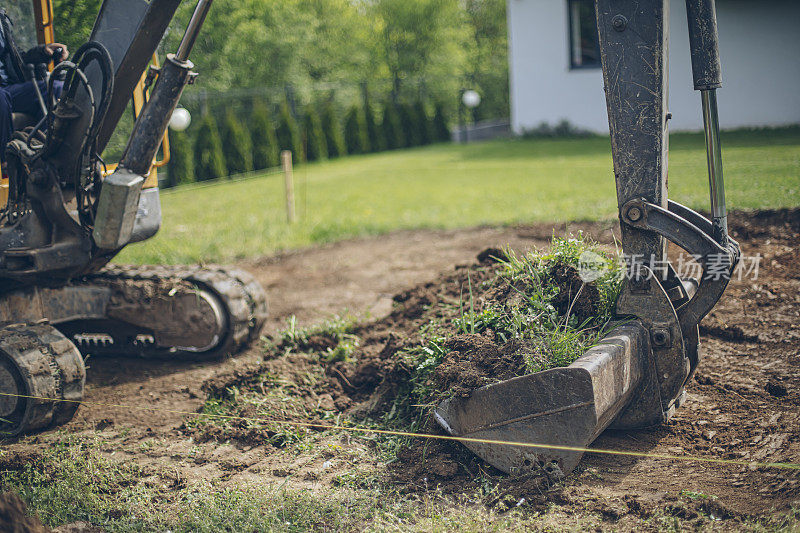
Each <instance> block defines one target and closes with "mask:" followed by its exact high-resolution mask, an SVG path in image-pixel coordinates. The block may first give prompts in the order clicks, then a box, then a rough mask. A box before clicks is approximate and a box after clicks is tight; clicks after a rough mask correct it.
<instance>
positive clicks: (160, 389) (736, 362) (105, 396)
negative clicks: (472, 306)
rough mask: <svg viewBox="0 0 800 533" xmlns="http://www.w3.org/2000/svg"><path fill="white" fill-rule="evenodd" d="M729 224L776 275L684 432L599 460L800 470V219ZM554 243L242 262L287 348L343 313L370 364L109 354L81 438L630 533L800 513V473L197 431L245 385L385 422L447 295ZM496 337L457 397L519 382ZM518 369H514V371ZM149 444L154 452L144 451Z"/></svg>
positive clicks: (730, 305) (164, 467)
mask: <svg viewBox="0 0 800 533" xmlns="http://www.w3.org/2000/svg"><path fill="white" fill-rule="evenodd" d="M729 218H730V221H731V233H732V235H733V236H734V237H735V238H736V239H737V240H738V241H739V242H740V244H741V245H742V251H743V254H744V255H745V257H754V256H756V254H760V257H761V260H760V264H759V270H758V278H757V279H750V276H749V275H748V276H745V277H744V278H743V279H742V280H736V279H734V280H733V281H732V282H731V284H730V286H729V287H728V290H727V292H726V293H725V295H724V296H723V298H722V300H721V301H720V302H719V304H718V305H717V307H716V308H715V309H714V310H713V311H712V313H711V314H710V315H709V316H708V317H707V318H706V319H705V320H704V322H703V328H702V329H701V341H702V348H701V349H702V357H703V359H702V361H701V363H700V367H699V370H698V373H697V374H696V378H695V381H694V383H692V384H691V386H690V387H689V390H688V398H687V400H686V402H685V403H684V405H683V406H682V407H681V408H680V409H679V410H678V411H677V413H676V414H675V416H674V417H673V418H672V420H670V422H668V423H666V424H664V425H662V426H659V427H656V428H652V429H648V430H641V431H635V432H624V433H623V432H613V431H607V432H605V433H604V434H603V435H601V436H600V437H599V438H598V440H597V441H596V442H595V446H596V447H598V448H604V449H609V448H610V449H619V450H633V451H637V452H646V453H653V454H669V455H682V454H686V455H696V456H707V457H716V458H723V459H736V460H745V461H758V462H794V463H798V462H800V371H799V369H800V330H798V328H797V324H798V323H800V290H799V289H800V261H798V259H797V256H796V250H797V247H798V245H800V210H782V211H764V212H757V213H733V214H731V215H730V217H729ZM577 230H582V231H584V232H585V233H587V234H589V235H591V236H592V237H593V238H594V239H596V240H598V241H599V242H601V243H607V244H612V243H613V234H614V233H616V234H617V235H619V231H618V228H617V227H616V224H615V223H612V222H607V223H575V224H570V225H569V227H565V226H564V225H560V226H557V227H556V228H555V233H556V234H565V233H566V232H567V231H572V232H574V231H577ZM553 231H554V228H553V226H552V225H547V224H540V225H535V226H526V227H514V228H499V229H498V228H478V229H468V230H458V231H411V232H398V233H394V234H391V235H388V236H382V237H380V238H370V239H357V240H351V241H345V242H340V243H337V244H333V245H330V246H323V247H318V248H312V249H308V250H301V251H296V252H292V253H288V254H281V255H277V256H274V257H269V258H263V259H259V260H254V261H248V262H245V263H242V264H240V265H239V266H242V267H244V268H246V269H248V270H249V271H250V272H252V273H253V274H254V275H255V276H256V277H257V278H258V279H259V281H260V282H261V283H262V284H263V285H264V287H265V288H266V289H267V292H268V294H270V304H271V310H270V311H271V318H270V321H269V322H268V324H267V328H266V333H267V334H268V335H271V336H272V337H273V339H274V340H275V339H277V333H278V331H279V330H280V329H281V328H283V327H284V326H285V323H286V320H287V319H288V317H290V316H292V315H294V316H296V317H297V321H298V324H299V325H300V326H303V325H310V324H312V323H314V322H317V321H319V320H321V319H325V318H328V317H329V316H331V315H332V314H334V313H338V314H342V313H343V312H345V311H349V312H353V313H356V314H364V313H369V314H370V315H371V316H372V317H373V320H372V321H368V322H367V324H368V325H367V326H362V327H361V329H359V330H358V331H356V332H355V334H356V335H358V336H359V337H361V346H360V348H359V350H360V354H359V358H358V359H357V361H358V362H356V363H350V362H347V361H340V362H336V363H332V364H329V365H320V364H319V356H318V355H315V354H303V353H293V354H291V355H288V356H283V355H281V356H279V357H273V358H271V359H269V360H267V361H263V354H264V350H263V347H261V346H258V347H254V348H252V349H251V350H250V351H248V352H247V353H244V354H242V355H240V356H238V357H236V358H232V359H227V360H224V361H220V362H212V363H202V364H200V363H197V364H191V363H180V362H164V361H152V360H147V361H143V360H135V359H121V358H103V359H99V358H98V359H93V360H90V361H89V369H88V381H87V394H86V401H87V403H86V404H85V405H83V406H82V407H81V408H80V409H79V411H78V413H77V415H76V417H75V419H74V420H73V421H72V422H71V423H70V424H69V425H68V426H67V427H66V430H67V431H69V432H72V433H75V434H78V435H87V436H99V437H100V438H101V439H102V444H100V445H98V446H99V449H100V451H101V453H104V454H107V455H108V456H109V457H111V456H114V457H117V458H120V457H122V458H124V459H125V460H130V461H134V462H136V463H138V464H139V465H140V466H141V467H142V471H143V472H146V473H149V474H150V475H152V476H160V478H161V479H170V478H171V477H172V478H175V479H180V480H182V481H181V482H182V483H188V482H191V481H192V480H199V479H206V480H217V481H219V482H221V483H225V484H230V485H233V486H245V485H248V484H250V483H258V484H264V483H285V484H286V485H287V486H295V487H297V488H304V489H310V490H314V489H315V488H324V487H331V486H338V485H337V484H338V483H340V482H341V478H342V476H343V475H345V474H347V475H349V473H350V472H353V471H358V472H365V471H369V472H371V473H373V474H374V473H377V475H379V476H381V477H382V478H383V479H385V480H387V481H388V482H390V483H393V484H394V485H395V486H396V487H397V488H398V490H400V491H403V492H421V491H427V490H434V489H435V490H438V491H442V492H444V493H446V494H451V495H452V496H453V498H455V499H458V498H459V497H461V496H464V497H466V496H467V495H469V494H472V491H474V490H475V489H476V488H477V482H476V481H475V480H476V479H477V478H482V479H483V483H484V484H487V483H488V484H492V483H494V484H497V485H498V489H497V490H496V491H495V492H493V493H492V498H491V501H489V502H488V503H489V505H491V506H492V507H493V508H495V509H497V510H499V511H502V510H504V509H507V508H510V507H514V506H516V505H518V504H520V502H524V505H530V506H533V507H534V508H538V507H542V508H544V507H545V506H550V505H555V506H557V507H558V508H559V509H563V510H564V511H565V512H568V513H569V512H570V510H581V511H584V512H585V511H588V512H592V513H596V514H597V515H599V516H601V517H602V518H603V520H604V521H606V522H607V523H608V524H609V527H613V528H615V529H618V530H637V529H639V528H640V527H642V524H643V523H644V522H643V521H645V520H647V519H648V518H649V517H651V516H653V514H654V513H657V512H659V513H666V514H669V515H672V516H675V517H678V518H680V519H681V520H686V521H689V522H692V521H702V520H708V516H709V515H713V516H714V517H715V518H714V519H715V520H716V519H719V520H722V521H724V522H723V523H724V524H727V526H726V527H736V525H737V524H739V523H741V521H743V520H745V519H746V518H748V517H751V516H762V515H765V514H770V513H774V512H780V511H785V510H787V509H788V508H789V507H790V506H792V505H794V506H795V507H797V506H798V505H800V473H798V471H796V470H781V469H771V468H750V467H744V466H737V465H718V464H708V463H698V462H690V461H679V460H668V459H661V458H657V457H630V456H616V455H601V454H587V455H586V456H585V457H584V459H583V460H582V462H581V465H580V466H579V468H578V469H577V471H576V472H574V473H573V474H571V475H569V476H567V478H566V479H564V480H561V481H560V482H558V483H555V484H554V483H552V481H553V480H548V479H544V480H543V479H542V477H541V476H539V477H536V478H530V479H518V478H511V477H509V476H505V475H502V474H501V473H500V472H498V471H496V470H494V469H492V468H491V467H488V466H487V465H485V464H484V463H482V462H481V461H479V460H478V459H476V458H475V457H474V456H473V455H472V454H471V453H469V452H468V451H467V450H466V449H465V448H463V447H461V446H460V445H458V444H454V443H447V442H438V441H433V442H428V443H426V444H425V446H421V445H420V444H412V445H411V446H410V447H408V448H404V449H401V450H400V451H399V452H398V454H397V455H398V459H399V461H396V462H394V463H393V464H391V465H388V466H387V465H386V464H385V461H381V460H380V459H379V458H378V457H377V455H376V454H375V453H374V451H372V449H371V448H370V447H369V446H368V445H366V444H363V443H362V442H361V441H357V440H356V439H352V440H350V439H347V438H346V437H336V438H337V439H338V438H341V439H347V442H344V441H342V442H324V443H323V442H320V447H322V445H323V444H324V445H325V447H326V448H325V450H324V451H322V452H320V451H315V452H313V453H307V454H299V455H298V454H297V453H292V454H287V453H283V452H282V450H283V448H284V443H283V442H282V439H284V438H285V437H284V436H283V433H282V432H281V431H280V430H278V429H276V428H268V430H267V431H261V430H258V429H253V428H248V427H246V426H244V425H241V427H238V428H237V427H235V425H234V424H232V425H231V426H232V427H230V428H225V429H224V434H214V432H213V430H208V432H206V433H204V431H205V430H203V429H195V428H193V427H190V426H191V425H187V419H189V418H191V417H189V416H187V415H186V414H184V413H191V412H196V411H197V410H198V409H199V408H200V407H201V405H202V404H203V402H204V401H205V399H206V398H207V397H208V395H209V394H216V395H220V394H228V389H229V388H230V387H231V386H241V387H242V388H243V389H247V388H248V387H253V386H259V387H261V386H263V391H264V395H265V398H266V400H265V401H268V402H273V403H271V404H268V405H270V406H273V407H274V409H275V410H276V415H275V416H276V417H283V418H289V419H296V420H301V419H302V420H318V419H320V418H322V417H323V415H324V413H327V412H347V413H351V414H352V413H356V414H358V413H365V412H371V411H374V410H375V409H381V408H382V407H381V405H380V404H381V402H382V401H385V399H386V398H391V397H392V394H393V390H392V389H393V387H396V386H397V384H399V383H402V379H401V378H402V368H401V367H400V366H399V365H396V364H394V363H393V360H391V358H390V357H389V355H390V354H394V353H396V352H397V350H398V349H399V348H400V347H401V346H405V345H406V344H407V343H408V342H411V341H413V340H414V339H413V338H411V337H413V332H414V331H416V330H417V329H418V327H419V326H420V325H422V324H423V323H424V322H425V321H427V319H428V318H429V316H430V315H429V313H430V312H431V305H432V303H433V302H435V301H438V300H437V299H441V298H443V297H449V298H455V299H456V301H457V298H458V295H457V294H454V292H453V290H452V289H448V288H447V287H452V286H453V282H454V281H455V282H458V280H463V276H464V273H465V272H466V269H465V265H472V264H475V262H476V259H475V258H476V257H477V255H478V254H479V253H480V252H482V251H484V250H486V249H487V248H489V247H495V248H497V247H499V246H503V245H506V244H508V245H510V247H511V248H513V249H515V250H518V251H524V250H525V249H527V248H529V247H531V246H539V247H542V246H545V245H546V244H547V242H549V240H550V237H551V235H552V234H553ZM495 251H496V252H499V250H495ZM677 253H678V250H671V251H670V254H677ZM493 255H494V253H493V252H490V253H486V254H482V257H481V259H482V260H483V261H484V262H483V263H482V265H483V267H481V268H491V263H490V261H491V257H492V256H493ZM487 256H488V257H487ZM454 267H455V268H454ZM568 277H569V276H568ZM577 307H582V306H577ZM586 311H587V312H588V311H591V309H590V308H588V309H586ZM573 312H575V310H573ZM415 328H416V329H415ZM482 337H483V338H482ZM485 340H486V339H485V336H480V335H462V336H458V337H454V338H452V339H450V340H449V341H448V344H447V348H448V349H449V350H451V352H464V351H466V352H469V353H471V354H473V355H475V357H473V361H474V362H475V363H476V366H478V367H481V368H483V369H484V372H483V373H482V374H481V373H477V374H476V376H475V380H474V381H473V382H470V381H469V379H466V378H467V377H468V376H467V375H468V374H469V372H467V371H465V369H462V368H460V367H457V365H456V366H453V365H448V364H444V365H442V367H441V368H440V370H439V372H438V373H437V375H436V376H435V379H437V380H438V384H439V386H441V387H449V389H450V391H451V393H455V394H459V393H465V392H466V391H467V390H468V389H469V388H470V387H472V386H478V385H480V384H482V381H481V380H482V379H486V377H487V374H491V373H492V372H494V371H498V370H499V371H500V372H501V375H499V376H494V377H493V379H498V378H502V377H503V375H502V371H507V370H508V369H509V368H513V367H514V365H515V364H518V361H516V360H514V359H513V357H514V356H513V354H512V353H511V351H509V353H503V352H502V351H498V350H497V349H496V346H495V347H490V346H488V345H487V344H486V342H485ZM309 343H310V344H311V345H312V346H311V347H312V348H315V349H317V350H318V351H325V350H327V348H332V347H333V346H332V343H331V340H330V339H327V338H324V337H318V338H311V339H309ZM514 353H519V350H517V351H516V352H514ZM509 357H510V358H511V360H506V361H504V362H502V364H500V365H499V366H498V361H503V359H504V358H509ZM462 359H463V358H462ZM264 365H267V367H266V368H265V367H264ZM265 370H266V373H265ZM467 370H468V369H467ZM465 373H466V374H467V375H465ZM265 375H266V376H267V378H266V379H265V378H264V376H265ZM453 383H455V384H456V385H459V386H461V387H463V390H460V391H459V390H457V388H454V387H453ZM273 390H280V391H282V392H287V391H288V395H289V396H290V397H291V398H294V399H296V401H289V402H281V401H280V398H274V399H273V398H272V397H271V396H270V392H271V391H273ZM131 405H148V406H151V407H152V408H153V410H152V411H150V410H140V409H131V408H129V407H128V406H131ZM426 429H428V430H435V428H434V427H428V428H426ZM237 431H238V432H237ZM59 438H61V435H59V434H58V433H57V432H49V433H43V434H40V435H37V436H34V437H26V438H22V439H19V440H18V441H16V442H8V443H6V444H5V445H4V448H5V451H6V452H7V455H6V458H5V461H6V462H8V461H12V462H13V461H14V460H15V458H16V460H17V461H18V462H19V463H20V464H24V463H25V462H26V461H27V460H26V457H30V455H31V454H36V453H37V452H38V451H39V450H41V449H42V448H43V447H45V446H48V445H49V443H51V442H53V441H55V440H56V439H59ZM144 441H148V442H150V443H152V445H149V446H146V447H145V446H142V443H143V442H144ZM345 445H346V446H349V447H350V448H351V450H355V451H351V452H350V453H351V454H354V455H353V456H354V457H355V455H357V454H358V453H361V452H363V454H362V455H358V460H356V459H352V458H350V456H343V455H340V454H337V452H334V451H331V450H334V449H338V448H337V447H342V446H345ZM359 450H360V451H359ZM421 453H424V456H421V455H420V454H421ZM331 465H332V466H331ZM520 505H522V504H520ZM703 517H705V518H703ZM705 523H707V522H705Z"/></svg>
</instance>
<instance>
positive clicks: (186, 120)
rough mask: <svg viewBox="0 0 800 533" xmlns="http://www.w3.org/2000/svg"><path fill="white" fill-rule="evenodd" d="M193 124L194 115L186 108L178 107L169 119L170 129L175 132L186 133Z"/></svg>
mask: <svg viewBox="0 0 800 533" xmlns="http://www.w3.org/2000/svg"><path fill="white" fill-rule="evenodd" d="M191 123H192V115H191V113H189V110H188V109H186V108H184V107H176V108H175V111H173V112H172V117H170V119H169V127H170V129H173V130H175V131H184V130H185V129H186V128H188V127H189V124H191Z"/></svg>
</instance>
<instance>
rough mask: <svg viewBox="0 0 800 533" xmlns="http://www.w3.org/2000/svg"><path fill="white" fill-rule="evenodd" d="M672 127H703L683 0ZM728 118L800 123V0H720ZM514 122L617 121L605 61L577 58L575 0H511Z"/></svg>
mask: <svg viewBox="0 0 800 533" xmlns="http://www.w3.org/2000/svg"><path fill="white" fill-rule="evenodd" d="M670 4H671V5H670V58H669V59H670V89H669V93H670V94H669V99H670V107H669V109H670V111H671V112H672V117H673V118H672V120H671V122H670V128H671V129H672V130H697V129H702V127H703V122H702V116H701V114H700V97H699V95H698V94H697V93H695V92H694V90H693V89H692V69H691V59H690V57H689V36H688V30H687V23H686V7H685V3H684V2H683V0H672V1H671V2H670ZM717 21H718V26H719V34H720V55H721V57H722V77H723V86H722V89H720V90H719V91H718V97H719V114H720V124H721V126H722V127H723V128H736V127H744V126H780V125H788V124H798V123H800V2H798V1H796V0H761V1H756V0H717ZM508 28H509V42H510V44H509V47H510V50H509V61H510V64H511V74H510V76H511V80H510V81H511V84H510V86H511V124H512V128H513V129H514V131H515V132H517V133H522V132H523V131H524V130H526V129H530V128H534V127H536V126H537V125H539V124H540V123H542V122H548V123H550V124H551V125H552V124H555V123H556V122H558V121H559V120H562V119H567V120H569V121H570V122H571V123H572V124H573V125H575V126H578V127H581V128H584V129H589V130H593V131H597V132H607V131H608V119H607V116H606V104H605V96H604V94H603V76H602V72H601V71H600V69H599V68H598V69H574V70H570V68H569V29H568V28H569V23H568V20H567V0H508Z"/></svg>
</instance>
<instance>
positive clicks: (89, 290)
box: [0, 266, 267, 360]
mask: <svg viewBox="0 0 800 533" xmlns="http://www.w3.org/2000/svg"><path fill="white" fill-rule="evenodd" d="M266 317H267V304H266V295H265V294H264V290H263V289H262V288H261V286H260V285H259V284H258V282H257V281H256V280H255V279H253V277H252V276H251V275H250V274H248V273H247V272H244V271H243V270H240V269H237V268H231V267H221V266H110V267H107V268H105V269H104V270H101V271H99V272H98V273H96V274H92V275H89V276H85V277H83V278H79V279H76V280H74V281H71V282H70V283H68V284H66V285H63V286H59V287H55V288H50V287H28V288H25V289H21V290H17V291H13V292H10V293H6V294H3V295H2V296H0V325H2V324H11V323H27V324H31V323H37V322H39V321H42V320H47V321H48V322H49V323H50V324H52V325H53V326H55V327H56V328H58V330H60V331H61V332H62V333H63V334H64V335H66V336H67V337H68V338H69V339H71V340H72V341H73V342H74V343H75V345H76V346H77V347H78V348H79V349H80V350H81V353H83V354H84V355H135V356H140V357H160V358H173V359H185V360H204V359H211V358H215V357H220V356H224V355H230V354H234V353H236V352H237V351H239V350H241V349H243V348H245V347H246V346H247V345H248V344H249V343H251V342H253V341H254V340H256V339H257V338H258V335H259V333H260V331H261V328H262V326H263V325H264V322H265V320H266Z"/></svg>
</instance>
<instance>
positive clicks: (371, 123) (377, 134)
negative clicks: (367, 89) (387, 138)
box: [364, 97, 384, 152]
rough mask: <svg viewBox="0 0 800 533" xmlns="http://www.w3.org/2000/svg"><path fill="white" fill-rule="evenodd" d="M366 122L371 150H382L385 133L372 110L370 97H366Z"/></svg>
mask: <svg viewBox="0 0 800 533" xmlns="http://www.w3.org/2000/svg"><path fill="white" fill-rule="evenodd" d="M364 124H365V126H366V130H367V141H368V142H369V150H370V152H380V151H381V150H383V146H384V142H383V133H382V132H381V129H380V128H379V127H378V123H377V122H376V121H375V113H373V112H372V105H370V102H369V98H368V97H365V98H364Z"/></svg>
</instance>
